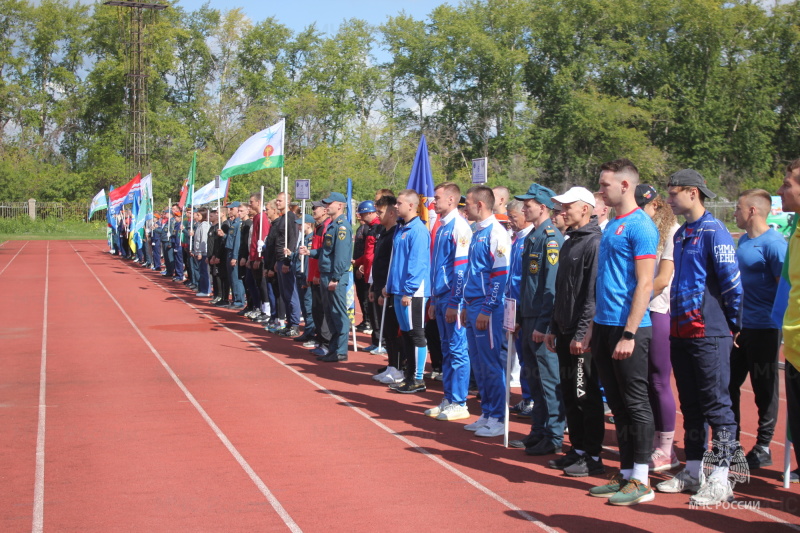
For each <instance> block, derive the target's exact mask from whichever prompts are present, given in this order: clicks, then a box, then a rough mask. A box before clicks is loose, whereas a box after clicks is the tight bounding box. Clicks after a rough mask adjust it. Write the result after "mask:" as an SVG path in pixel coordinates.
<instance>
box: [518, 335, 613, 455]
mask: <svg viewBox="0 0 800 533" xmlns="http://www.w3.org/2000/svg"><path fill="white" fill-rule="evenodd" d="M570 342H572V335H557V336H556V354H557V355H558V366H559V370H560V374H561V394H562V396H563V398H564V411H565V413H566V416H567V425H568V426H569V441H570V444H572V448H573V449H575V450H583V451H585V452H586V453H588V454H589V455H590V456H592V457H598V456H599V455H600V451H601V450H602V449H603V437H604V436H605V432H606V428H605V421H604V420H603V393H602V392H600V383H599V382H598V380H597V365H596V364H595V362H594V358H593V357H592V352H587V353H584V354H581V355H572V354H571V353H570V352H569V343H570ZM523 368H524V367H523Z"/></svg>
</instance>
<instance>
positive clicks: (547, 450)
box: [525, 437, 562, 455]
mask: <svg viewBox="0 0 800 533" xmlns="http://www.w3.org/2000/svg"><path fill="white" fill-rule="evenodd" d="M561 450H562V445H561V444H556V443H554V442H553V441H552V440H550V439H549V438H547V437H545V438H543V439H542V440H540V441H539V442H537V443H536V444H534V445H533V446H531V447H529V448H525V454H526V455H552V454H554V453H561Z"/></svg>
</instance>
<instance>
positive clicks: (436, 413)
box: [425, 398, 450, 418]
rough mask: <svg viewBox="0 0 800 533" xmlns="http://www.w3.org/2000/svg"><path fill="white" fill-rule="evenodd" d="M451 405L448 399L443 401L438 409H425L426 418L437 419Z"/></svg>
mask: <svg viewBox="0 0 800 533" xmlns="http://www.w3.org/2000/svg"><path fill="white" fill-rule="evenodd" d="M448 405H450V400H448V399H447V398H445V399H443V400H442V403H440V404H439V405H437V406H436V407H431V408H430V409H425V416H429V417H431V418H436V417H437V416H439V414H440V413H441V412H442V411H444V410H445V409H446V408H447V406H448Z"/></svg>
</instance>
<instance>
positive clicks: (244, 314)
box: [236, 307, 253, 318]
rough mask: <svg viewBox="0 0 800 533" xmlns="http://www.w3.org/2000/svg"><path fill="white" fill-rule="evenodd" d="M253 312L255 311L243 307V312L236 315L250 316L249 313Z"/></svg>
mask: <svg viewBox="0 0 800 533" xmlns="http://www.w3.org/2000/svg"><path fill="white" fill-rule="evenodd" d="M252 312H253V310H252V309H249V308H247V307H243V308H242V309H241V311H239V312H238V313H236V314H237V315H239V316H247V314H248V313H252ZM248 318H249V317H248Z"/></svg>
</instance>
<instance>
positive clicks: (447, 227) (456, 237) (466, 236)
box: [431, 209, 472, 309]
mask: <svg viewBox="0 0 800 533" xmlns="http://www.w3.org/2000/svg"><path fill="white" fill-rule="evenodd" d="M471 240H472V230H471V229H470V227H469V222H467V221H466V220H464V217H462V216H461V215H460V214H459V213H458V209H453V210H452V211H451V212H450V213H449V214H448V215H447V216H446V217H444V219H443V220H442V224H441V226H439V229H438V230H437V231H436V239H435V241H434V243H433V255H432V257H431V259H432V262H433V269H432V270H431V287H432V288H433V291H432V292H433V295H434V296H436V298H437V300H439V299H440V298H446V299H447V300H448V304H447V306H448V307H449V308H452V309H458V305H459V303H461V298H462V297H463V293H464V276H465V274H466V272H467V256H468V255H469V243H470V241H471Z"/></svg>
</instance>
